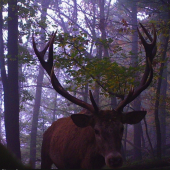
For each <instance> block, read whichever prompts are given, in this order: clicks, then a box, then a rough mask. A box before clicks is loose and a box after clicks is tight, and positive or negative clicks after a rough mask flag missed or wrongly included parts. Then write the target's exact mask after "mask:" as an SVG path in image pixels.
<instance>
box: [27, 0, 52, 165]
mask: <svg viewBox="0 0 170 170" xmlns="http://www.w3.org/2000/svg"><path fill="white" fill-rule="evenodd" d="M49 4H50V0H48V1H47V0H42V2H41V5H42V13H41V22H42V23H43V24H44V23H45V21H46V15H47V9H48V6H49ZM43 30H44V29H43V28H42V29H41V39H42V40H44V39H45V36H44V35H45V33H44V31H43ZM43 77H44V70H43V68H42V66H41V65H39V73H38V76H37V87H36V94H35V103H34V109H33V119H32V128H31V139H30V162H31V164H32V167H33V168H35V163H36V138H37V126H38V116H39V110H40V103H41V93H42V83H43Z"/></svg>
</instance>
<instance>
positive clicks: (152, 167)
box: [118, 157, 170, 170]
mask: <svg viewBox="0 0 170 170" xmlns="http://www.w3.org/2000/svg"><path fill="white" fill-rule="evenodd" d="M118 169H120V170H128V169H129V170H133V169H134V170H136V169H140V170H145V169H148V170H159V169H160V170H162V169H163V170H166V169H168V170H170V157H168V158H163V159H162V160H142V161H137V162H132V161H131V162H125V163H124V165H123V166H122V167H121V168H118Z"/></svg>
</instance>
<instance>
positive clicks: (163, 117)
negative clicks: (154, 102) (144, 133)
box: [159, 62, 167, 156]
mask: <svg viewBox="0 0 170 170" xmlns="http://www.w3.org/2000/svg"><path fill="white" fill-rule="evenodd" d="M162 77H163V79H162V84H161V101H162V102H161V106H160V109H159V113H160V125H161V137H162V155H163V156H164V155H165V149H164V147H165V146H166V114H167V113H166V97H167V96H166V94H167V62H166V63H165V68H164V71H163V76H162Z"/></svg>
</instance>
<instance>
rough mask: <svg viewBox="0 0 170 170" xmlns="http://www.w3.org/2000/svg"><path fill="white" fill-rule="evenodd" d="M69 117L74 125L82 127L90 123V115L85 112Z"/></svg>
mask: <svg viewBox="0 0 170 170" xmlns="http://www.w3.org/2000/svg"><path fill="white" fill-rule="evenodd" d="M71 119H72V121H73V122H74V124H75V125H76V126H78V127H81V128H84V127H87V126H89V125H91V120H92V116H91V115H85V114H72V115H71Z"/></svg>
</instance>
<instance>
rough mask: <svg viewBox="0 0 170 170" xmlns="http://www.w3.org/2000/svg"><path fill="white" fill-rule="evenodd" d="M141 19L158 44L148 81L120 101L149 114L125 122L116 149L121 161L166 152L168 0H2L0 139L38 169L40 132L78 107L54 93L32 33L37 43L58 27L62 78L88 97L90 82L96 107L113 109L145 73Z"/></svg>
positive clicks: (169, 119) (169, 145) (169, 134)
mask: <svg viewBox="0 0 170 170" xmlns="http://www.w3.org/2000/svg"><path fill="white" fill-rule="evenodd" d="M139 22H141V23H142V24H143V25H144V26H146V28H147V29H148V30H149V31H150V33H151V35H153V27H152V24H154V25H155V28H156V31H157V35H158V38H157V48H158V50H157V55H156V57H155V59H154V61H153V67H154V78H153V81H152V84H151V85H150V86H149V87H148V88H147V89H146V90H145V91H144V92H142V93H141V95H140V96H139V97H138V98H137V99H136V100H135V101H133V102H132V103H131V104H129V105H128V106H127V107H125V111H130V110H142V109H144V110H147V115H146V117H145V119H144V120H142V121H141V122H140V123H138V124H136V125H133V126H132V125H125V131H124V136H123V141H122V153H123V157H124V159H125V161H126V162H128V161H137V160H142V159H155V158H158V159H163V158H165V157H166V156H168V154H169V153H170V94H169V93H170V65H169V62H170V58H169V55H170V44H169V42H170V40H169V34H170V0H149V1H148V0H117V1H116V2H115V1H113V0H8V1H7V0H0V70H1V74H0V142H1V143H2V144H4V145H5V146H7V148H8V149H9V150H11V151H12V152H13V153H14V154H15V155H16V156H17V157H18V158H19V159H21V160H22V162H23V163H24V164H28V163H29V161H30V160H31V164H32V166H33V168H35V167H36V168H39V167H40V162H41V157H40V155H41V154H40V153H41V143H42V137H43V133H44V131H45V130H46V129H47V128H48V127H49V126H50V125H51V124H52V122H54V121H55V120H57V119H59V118H61V117H64V116H69V115H71V114H74V113H78V112H79V111H81V110H82V108H80V107H78V106H76V105H75V104H73V103H71V102H69V101H68V100H66V99H65V98H63V97H62V96H60V95H59V94H57V93H56V92H55V90H54V89H53V87H52V85H51V82H50V78H49V76H48V75H47V74H46V72H45V71H44V70H43V69H42V67H41V65H40V63H39V61H38V59H37V57H36V56H35V54H34V51H33V47H32V35H34V37H35V40H36V43H37V45H38V49H43V47H44V45H45V43H46V42H47V41H48V40H49V38H50V36H51V34H52V33H53V32H54V31H56V30H57V36H56V40H55V45H54V58H55V60H54V64H55V74H56V76H57V77H58V79H59V81H60V82H61V84H62V85H63V86H64V88H66V89H67V90H68V91H69V92H70V93H71V94H72V95H74V96H76V97H77V98H79V99H82V100H84V101H86V102H89V96H88V90H89V89H91V90H92V92H93V94H94V97H95V100H96V102H97V103H98V105H99V106H100V108H101V109H112V108H115V107H116V105H117V103H118V102H120V101H121V99H122V98H123V97H124V96H126V95H127V94H128V91H129V89H130V87H131V86H134V87H136V86H137V85H138V84H139V81H140V78H141V77H142V75H143V74H142V73H143V72H144V67H145V52H144V48H143V46H142V44H141V42H140V40H139V38H138V33H137V26H139ZM139 28H140V27H139ZM148 42H149V41H148ZM108 91H109V92H111V93H110V94H109V93H108ZM63 135H64V134H63Z"/></svg>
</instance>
